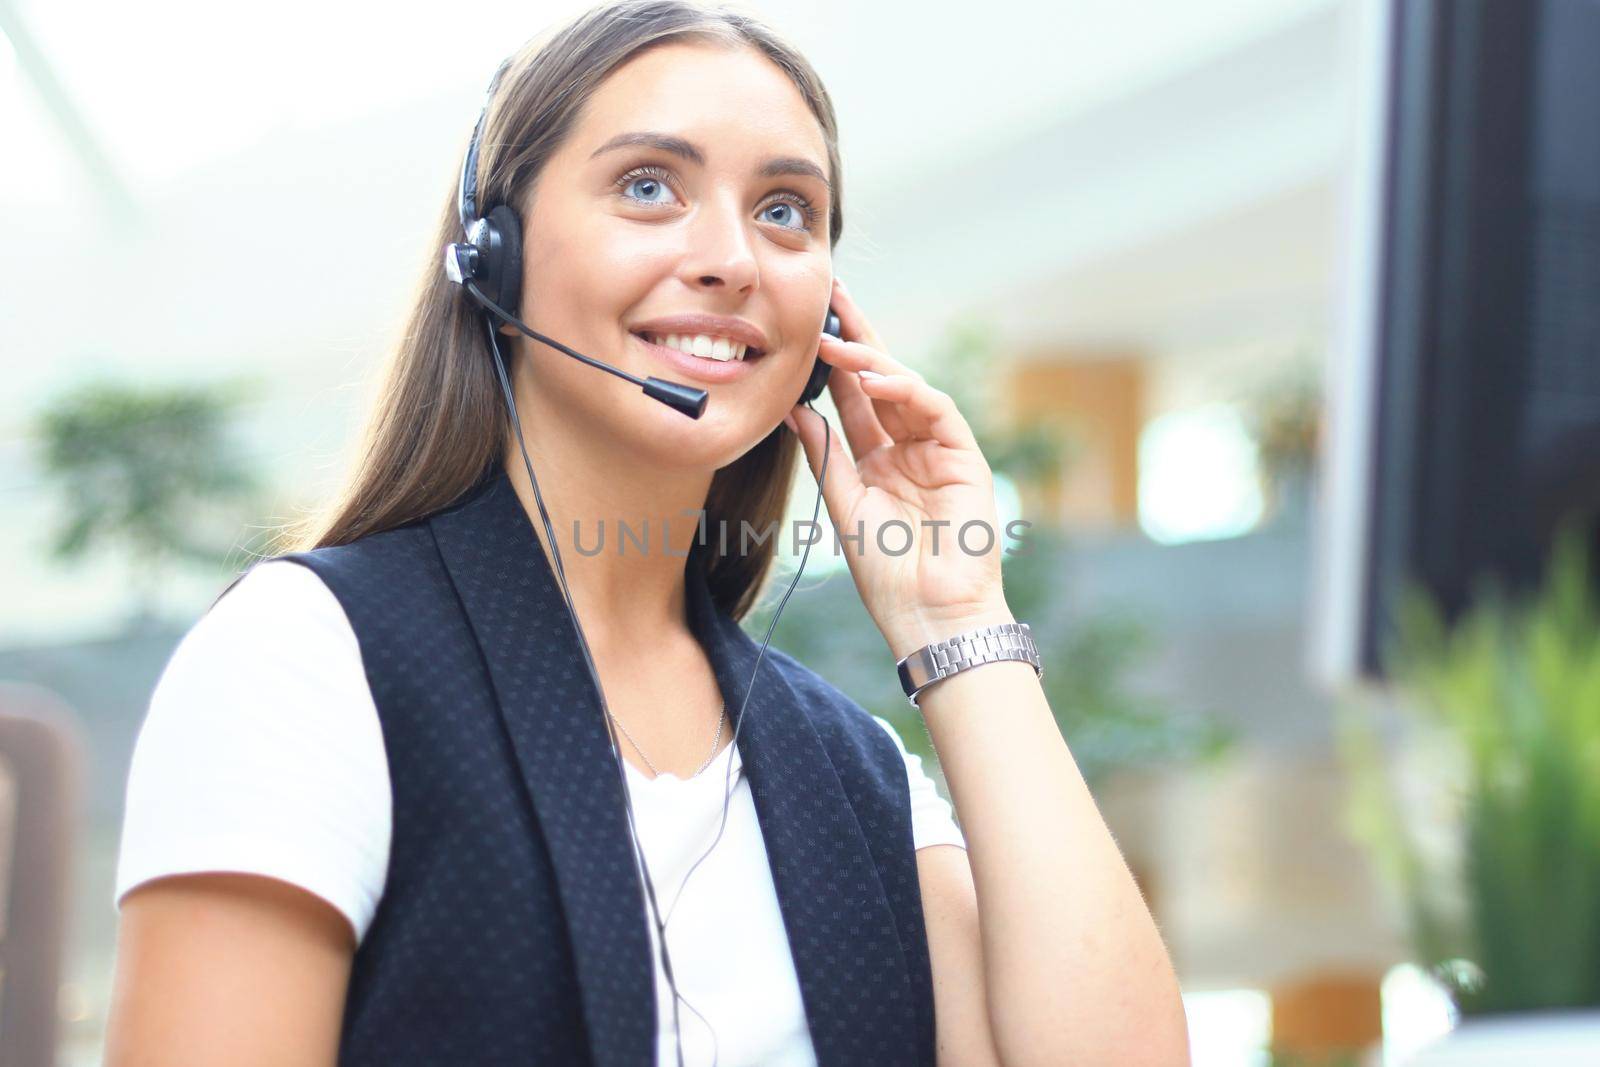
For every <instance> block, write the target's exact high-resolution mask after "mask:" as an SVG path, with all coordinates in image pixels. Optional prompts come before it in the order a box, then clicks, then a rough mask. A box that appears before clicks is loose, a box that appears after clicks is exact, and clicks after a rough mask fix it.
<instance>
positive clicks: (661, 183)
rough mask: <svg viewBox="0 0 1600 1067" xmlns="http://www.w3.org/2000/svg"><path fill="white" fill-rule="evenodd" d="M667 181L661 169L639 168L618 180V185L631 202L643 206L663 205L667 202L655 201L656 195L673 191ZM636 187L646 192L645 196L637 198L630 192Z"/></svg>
mask: <svg viewBox="0 0 1600 1067" xmlns="http://www.w3.org/2000/svg"><path fill="white" fill-rule="evenodd" d="M665 179H666V176H665V175H664V174H662V173H661V169H660V168H659V167H639V168H637V169H635V170H630V171H629V172H628V173H626V174H624V175H623V176H622V177H620V178H618V179H617V185H618V186H620V187H621V189H622V195H623V196H625V197H627V198H628V199H629V200H637V201H639V202H640V203H642V204H663V203H667V201H664V200H657V199H655V194H656V193H659V192H671V191H672V190H671V189H670V188H669V187H668V185H667V183H666V180H665ZM635 185H637V186H639V187H640V188H641V190H646V192H645V195H643V196H635V195H633V194H632V193H630V192H629V191H628V190H629V189H631V188H633V187H634V186H635Z"/></svg>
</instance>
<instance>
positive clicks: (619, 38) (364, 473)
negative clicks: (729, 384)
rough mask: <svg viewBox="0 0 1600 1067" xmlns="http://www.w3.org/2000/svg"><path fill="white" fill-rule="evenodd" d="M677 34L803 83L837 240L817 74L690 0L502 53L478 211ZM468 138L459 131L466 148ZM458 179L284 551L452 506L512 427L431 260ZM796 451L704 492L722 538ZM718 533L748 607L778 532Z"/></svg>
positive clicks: (726, 14) (516, 186) (725, 587)
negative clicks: (338, 449) (325, 499)
mask: <svg viewBox="0 0 1600 1067" xmlns="http://www.w3.org/2000/svg"><path fill="white" fill-rule="evenodd" d="M684 41H694V42H710V43H720V44H724V45H727V46H729V47H739V46H753V47H755V48H757V49H759V50H760V51H761V52H762V53H763V54H765V55H766V56H767V57H768V58H770V59H771V60H772V61H773V62H774V63H776V64H778V66H779V67H781V68H782V69H783V71H784V72H785V73H786V74H788V75H789V77H790V79H792V80H793V81H794V83H795V85H796V86H797V87H798V88H799V89H800V93H801V96H802V97H804V99H805V101H806V103H807V104H808V105H809V106H810V108H811V111H812V113H813V114H815V115H816V118H817V124H818V125H819V126H820V127H821V129H822V136H823V140H824V142H825V144H826V145H827V151H828V168H829V171H830V177H831V179H832V183H833V188H834V196H833V198H832V200H833V203H832V208H831V210H830V212H829V219H828V222H829V233H828V237H829V245H830V247H833V246H836V245H837V244H838V242H839V236H840V234H841V233H842V232H843V229H844V214H843V209H842V207H841V204H840V198H839V195H838V191H839V189H840V187H841V182H840V163H839V137H838V126H837V123H836V121H835V118H834V113H833V104H832V102H831V101H830V100H829V98H828V93H827V90H826V89H825V88H823V85H822V80H821V79H820V78H819V77H818V76H817V73H816V71H815V70H813V69H812V67H811V65H810V64H809V63H808V62H807V61H806V60H805V59H804V57H802V56H801V55H800V53H799V52H798V51H796V50H795V48H794V47H793V46H791V45H789V44H788V43H786V42H785V41H783V40H782V39H781V38H780V37H779V36H778V35H777V34H776V33H775V32H774V31H773V30H771V29H770V28H768V27H767V26H765V25H763V24H762V23H760V22H759V21H757V20H756V19H755V18H754V17H752V16H750V15H748V14H744V13H741V12H738V11H735V10H731V9H729V8H726V7H708V6H705V5H702V4H699V3H695V2H692V0H623V2H620V3H612V4H607V5H604V6H601V7H596V8H593V9H591V10H589V11H587V12H585V13H583V14H581V15H579V16H578V17H577V18H576V19H574V20H573V21H572V22H570V23H568V24H567V25H565V26H563V27H561V28H559V29H557V30H555V31H553V32H551V33H548V34H544V35H540V36H539V37H535V38H533V39H532V40H530V41H529V42H528V43H527V44H525V45H523V47H522V48H521V49H519V50H518V51H517V52H516V54H515V55H513V56H512V57H511V58H510V59H509V60H507V65H506V68H505V70H504V72H503V73H502V75H501V77H500V81H499V85H498V87H497V88H496V90H495V93H494V99H493V100H492V101H491V102H490V104H489V109H488V113H487V114H486V116H485V118H484V130H483V139H482V143H481V145H480V148H479V159H478V173H479V178H478V203H479V207H480V210H482V211H487V210H488V207H489V206H490V205H494V204H511V205H520V204H522V203H523V202H524V199H523V198H524V197H525V196H526V194H527V193H528V192H529V191H530V189H531V188H532V186H533V185H534V183H535V182H536V181H537V179H538V177H539V174H540V172H541V171H542V170H543V168H544V166H545V164H546V162H547V161H548V160H549V159H550V156H551V155H552V154H553V153H554V152H556V150H557V149H558V148H560V146H561V144H562V143H563V142H564V140H565V139H566V137H567V136H568V135H569V134H570V133H571V131H572V128H573V126H574V125H575V124H576V122H577V120H578V117H579V115H580V114H581V112H582V109H583V107H584V104H585V103H586V102H587V101H588V99H589V98H590V96H592V95H593V94H594V92H595V91H596V89H598V88H599V86H600V84H601V83H602V82H604V81H605V79H606V77H607V76H608V75H610V73H611V72H612V71H614V70H616V69H617V68H618V67H620V66H621V65H622V64H624V63H625V62H627V61H628V60H630V59H632V58H633V57H635V56H637V55H639V54H640V53H642V52H643V51H645V50H646V49H649V48H653V47H657V46H660V45H664V44H668V43H674V42H684ZM465 143H466V140H465V138H464V139H463V148H462V153H463V155H465V151H466V149H465ZM458 158H459V157H458ZM459 172H460V164H459V163H458V164H457V167H456V171H455V173H456V174H459ZM455 186H456V182H455V180H454V178H452V181H451V185H450V191H449V195H448V197H447V198H446V202H445V204H444V207H443V209H442V211H441V212H440V218H439V224H438V226H437V228H436V231H435V235H434V237H433V239H432V242H431V244H430V246H429V249H428V254H427V257H426V262H427V267H426V268H425V269H424V270H423V273H422V277H421V278H420V279H419V282H418V285H417V289H416V295H415V298H414V300H413V302H412V306H411V311H410V314H409V316H408V318H407V323H406V329H405V331H404V333H403V334H402V335H401V339H400V341H399V343H398V345H397V346H396V348H395V349H394V351H393V352H392V353H391V354H390V356H389V358H388V360H387V363H386V365H385V366H384V368H383V372H382V377H381V380H380V383H379V389H378V393H377V396H376V398H375V399H374V401H373V403H372V406H371V408H370V409H369V411H368V414H367V418H366V423H365V426H364V428H363V432H362V435H361V439H360V441H359V443H358V446H357V450H356V455H355V459H354V461H353V463H352V465H351V468H350V470H349V471H348V473H347V475H346V479H345V483H344V485H343V486H342V488H341V489H339V490H338V491H337V493H336V494H335V495H334V497H333V499H332V500H331V501H329V503H328V504H327V506H326V507H324V508H322V509H321V510H319V511H317V512H314V513H312V514H311V515H309V516H307V517H305V518H304V519H301V520H300V521H298V522H295V523H293V524H292V525H289V526H287V527H285V528H284V529H283V530H282V531H281V532H280V534H279V536H278V539H277V546H278V547H279V548H280V549H281V550H282V551H304V550H307V549H311V548H320V547H323V546H325V545H341V544H346V543H348V542H351V541H354V540H356V539H358V538H360V537H364V536H366V535H367V534H372V533H377V532H379V531H381V530H388V529H392V528H394V527H397V526H403V525H405V524H406V523H410V522H415V521H417V520H419V519H422V518H425V517H426V516H428V515H430V514H432V513H434V512H436V511H438V510H440V509H442V508H445V507H448V506H449V505H450V504H451V503H453V502H455V501H456V500H457V499H459V498H460V497H461V495H462V494H463V493H465V492H466V491H467V490H468V489H470V488H472V487H473V486H474V485H476V484H477V483H478V482H479V480H480V479H481V478H482V477H483V476H484V474H485V473H486V472H487V470H488V467H489V466H490V464H492V463H493V462H494V461H495V460H497V459H498V458H499V455H500V450H501V448H502V447H503V445H504V442H505V441H506V440H508V439H509V434H510V429H509V420H508V416H507V414H506V410H505V407H504V400H503V398H502V395H501V392H500V386H499V382H498V380H497V378H496V375H495V372H494V364H493V357H492V356H491V355H490V352H489V345H488V341H487V338H486V336H485V331H484V328H483V323H482V319H481V316H482V314H483V313H482V312H481V311H480V310H479V309H478V308H477V307H476V305H474V304H473V303H472V302H471V299H470V297H468V296H466V295H465V294H464V293H463V292H462V291H461V289H460V288H459V287H457V286H456V285H455V284H453V283H451V282H450V281H449V280H448V279H446V278H445V277H444V272H443V270H442V269H441V267H440V266H439V255H440V252H441V250H442V249H443V248H444V246H445V245H447V244H449V243H450V242H451V241H454V240H458V239H460V237H461V232H460V231H461V225H460V221H459V220H458V218H457V214H456V188H455ZM513 358H514V357H513ZM798 452H799V443H798V441H797V440H796V439H795V437H794V435H793V434H790V433H787V432H785V431H784V429H783V428H782V427H780V428H778V429H776V430H774V431H773V432H772V433H770V434H768V435H767V436H766V437H765V438H764V439H762V440H761V441H760V442H759V443H758V444H757V445H756V446H755V447H753V448H752V449H750V451H748V452H746V453H745V454H744V455H743V456H741V457H740V458H739V459H737V460H735V461H734V462H733V463H730V464H729V465H728V466H726V467H724V468H722V469H721V470H719V471H717V473H716V475H715V476H714V477H713V479H712V482H711V489H710V491H709V492H708V493H707V496H706V501H705V522H706V529H707V530H708V531H709V530H718V529H721V528H722V526H721V524H723V523H726V526H727V529H728V530H729V534H730V536H729V538H728V540H729V542H730V544H733V543H737V542H738V541H739V540H740V538H739V537H738V531H740V530H742V529H743V527H742V526H741V522H745V521H747V522H749V523H750V524H751V526H752V527H753V529H754V530H756V531H763V530H776V529H777V528H778V526H779V524H780V522H781V521H782V518H783V511H784V507H785V504H786V503H787V501H788V498H789V489H790V486H791V484H792V482H793V480H794V476H795V468H796V462H795V460H796V456H797V455H798ZM716 540H717V539H716V538H714V537H708V538H707V541H708V545H707V547H705V548H702V547H701V546H699V545H696V546H695V549H694V550H693V551H694V552H695V553H696V554H700V553H704V559H703V561H702V562H704V564H705V566H706V567H707V573H708V577H709V581H708V584H709V586H710V588H711V591H712V594H713V596H714V598H715V600H716V601H717V603H718V605H719V606H721V607H722V608H724V609H725V610H727V611H729V612H731V613H732V614H733V615H734V617H735V618H742V617H743V616H744V614H745V613H746V612H747V611H749V609H750V607H751V606H752V605H753V604H754V603H755V602H756V599H757V597H758V596H759V593H760V589H761V584H762V582H763V580H764V579H765V578H766V575H767V572H768V570H769V569H770V568H771V564H772V560H773V557H774V554H775V552H776V548H777V538H776V537H773V538H771V539H769V540H766V541H763V542H761V543H759V544H756V545H754V546H752V547H751V550H750V551H748V552H733V551H730V552H729V553H728V554H725V555H719V554H718V553H717V550H716V548H715V547H713V546H712V545H711V542H714V541H716ZM691 562H693V561H691Z"/></svg>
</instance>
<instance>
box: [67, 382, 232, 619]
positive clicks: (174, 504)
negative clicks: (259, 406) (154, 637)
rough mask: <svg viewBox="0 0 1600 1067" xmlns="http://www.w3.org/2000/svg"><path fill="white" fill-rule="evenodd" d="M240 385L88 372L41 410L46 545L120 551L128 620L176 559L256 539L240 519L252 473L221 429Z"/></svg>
mask: <svg viewBox="0 0 1600 1067" xmlns="http://www.w3.org/2000/svg"><path fill="white" fill-rule="evenodd" d="M246 390H247V386H245V385H244V384H242V383H230V384H221V385H141V384H136V383H131V382H119V381H110V380H105V381H99V380H97V381H92V382H87V383H84V384H82V385H79V386H77V387H74V388H72V389H70V390H68V391H67V392H65V393H63V394H61V395H59V396H57V397H56V398H54V399H53V400H52V401H51V402H50V403H49V404H48V405H46V407H45V408H44V409H43V410H42V411H41V412H40V413H39V416H38V422H37V425H36V430H35V433H36V439H37V443H38V448H39V462H40V467H41V468H42V470H43V471H44V474H45V476H46V477H47V478H48V479H49V481H51V482H52V483H53V484H54V487H55V489H56V491H57V494H58V496H59V503H60V509H59V519H58V522H57V524H56V529H55V531H54V536H53V538H52V542H51V552H52V554H53V555H54V557H55V558H56V559H58V560H62V561H78V560H81V559H83V558H84V557H87V556H89V555H90V554H91V553H92V552H94V551H95V550H110V551H112V552H114V553H117V554H119V555H121V556H122V557H123V558H124V559H125V560H126V562H127V569H128V581H129V587H130V589H131V590H132V594H133V603H134V611H133V621H134V623H135V624H138V623H142V622H147V621H149V620H152V619H154V618H155V617H156V616H157V614H158V607H159V595H160V593H161V591H162V590H163V589H164V588H165V586H166V584H167V582H168V580H169V579H170V578H171V576H172V575H173V573H174V572H175V570H177V569H178V568H180V567H185V566H191V567H192V566H199V567H204V568H208V569H216V570H219V571H220V570H221V569H222V568H224V567H225V566H226V565H227V564H228V563H229V562H231V561H233V560H235V559H237V558H238V556H239V555H241V554H244V555H249V554H251V553H252V552H253V550H254V549H255V548H257V547H259V543H260V542H261V540H262V535H261V534H260V533H259V532H258V533H256V534H254V535H252V534H251V533H250V531H249V530H247V529H246V528H245V527H246V521H247V519H248V518H249V517H250V515H251V514H252V513H253V511H254V502H255V494H256V493H257V491H258V489H259V478H258V477H257V474H256V471H255V469H254V466H253V464H252V463H251V462H250V461H249V460H248V458H247V457H246V456H245V455H244V453H243V452H242V451H241V450H240V449H239V448H238V446H237V444H236V442H235V441H234V439H233V436H232V435H231V433H230V432H229V430H230V422H231V418H232V415H233V411H234V408H235V407H236V406H237V404H238V403H239V401H240V400H241V399H242V397H243V395H244V393H245V392H246Z"/></svg>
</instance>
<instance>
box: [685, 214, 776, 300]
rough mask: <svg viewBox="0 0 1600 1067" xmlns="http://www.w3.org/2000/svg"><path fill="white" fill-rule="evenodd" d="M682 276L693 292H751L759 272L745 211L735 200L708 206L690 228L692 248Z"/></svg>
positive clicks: (696, 217) (689, 237)
mask: <svg viewBox="0 0 1600 1067" xmlns="http://www.w3.org/2000/svg"><path fill="white" fill-rule="evenodd" d="M679 273H680V276H681V277H682V278H683V281H684V283H685V284H687V285H688V286H689V287H690V288H691V289H694V288H700V287H705V288H709V289H728V290H733V291H736V292H740V293H749V292H751V291H753V290H754V289H755V287H756V283H757V281H758V280H759V270H758V268H757V265H756V256H755V249H754V247H753V246H752V244H751V240H750V231H749V225H748V220H746V219H745V218H744V217H743V209H742V208H741V207H739V205H738V204H737V203H734V202H732V201H731V198H730V199H729V200H728V201H727V202H718V203H716V204H713V203H712V202H711V201H707V202H706V205H705V206H704V207H703V208H702V209H701V210H699V211H697V212H696V213H695V218H694V220H693V222H692V223H691V224H690V226H689V236H688V248H687V251H686V252H685V254H684V257H683V262H682V265H681V270H680V272H679Z"/></svg>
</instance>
